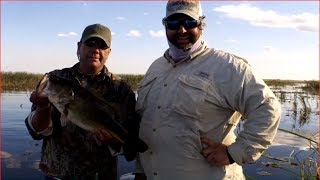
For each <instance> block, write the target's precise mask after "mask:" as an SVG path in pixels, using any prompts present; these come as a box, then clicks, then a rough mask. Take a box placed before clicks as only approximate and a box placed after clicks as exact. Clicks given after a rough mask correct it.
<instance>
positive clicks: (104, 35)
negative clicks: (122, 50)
mask: <svg viewBox="0 0 320 180" xmlns="http://www.w3.org/2000/svg"><path fill="white" fill-rule="evenodd" d="M92 37H98V38H100V39H102V40H103V41H104V42H105V43H106V44H107V46H108V47H110V46H111V31H110V29H109V28H107V27H106V26H104V25H101V24H92V25H89V26H87V27H86V28H85V29H84V31H83V33H82V36H81V39H80V41H81V42H84V41H86V40H88V39H90V38H92Z"/></svg>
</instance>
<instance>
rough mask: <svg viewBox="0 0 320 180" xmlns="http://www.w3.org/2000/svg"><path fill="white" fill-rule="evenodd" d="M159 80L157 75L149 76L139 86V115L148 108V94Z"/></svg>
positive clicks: (137, 105) (137, 109) (137, 107)
mask: <svg viewBox="0 0 320 180" xmlns="http://www.w3.org/2000/svg"><path fill="white" fill-rule="evenodd" d="M156 79H157V76H156V75H149V76H146V77H145V78H144V79H143V80H142V81H141V82H140V84H139V87H138V90H137V93H138V99H137V103H136V111H137V112H139V113H142V111H143V110H144V109H145V107H146V99H147V97H148V94H149V92H150V90H151V88H152V85H153V83H154V82H155V80H156Z"/></svg>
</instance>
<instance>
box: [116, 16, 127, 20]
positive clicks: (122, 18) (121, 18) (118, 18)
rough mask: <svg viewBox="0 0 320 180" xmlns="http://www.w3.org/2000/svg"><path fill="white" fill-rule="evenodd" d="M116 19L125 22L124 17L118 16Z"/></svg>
mask: <svg viewBox="0 0 320 180" xmlns="http://www.w3.org/2000/svg"><path fill="white" fill-rule="evenodd" d="M116 19H117V20H119V21H123V20H125V19H126V18H125V17H122V16H118V17H116Z"/></svg>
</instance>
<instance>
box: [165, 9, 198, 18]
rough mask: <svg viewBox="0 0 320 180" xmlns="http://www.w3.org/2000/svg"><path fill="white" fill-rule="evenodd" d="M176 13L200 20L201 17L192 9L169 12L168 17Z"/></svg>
mask: <svg viewBox="0 0 320 180" xmlns="http://www.w3.org/2000/svg"><path fill="white" fill-rule="evenodd" d="M174 14H185V15H187V16H190V17H191V18H192V19H195V20H198V19H199V18H200V17H199V15H198V14H196V13H193V12H190V11H186V10H177V11H174V13H171V14H168V15H167V17H166V18H168V17H170V16H172V15H174Z"/></svg>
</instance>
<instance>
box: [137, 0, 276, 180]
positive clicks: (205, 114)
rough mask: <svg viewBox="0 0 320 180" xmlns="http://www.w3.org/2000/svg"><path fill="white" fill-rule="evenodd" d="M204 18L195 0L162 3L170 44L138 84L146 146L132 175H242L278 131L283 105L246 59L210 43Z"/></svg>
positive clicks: (152, 179) (155, 179)
mask: <svg viewBox="0 0 320 180" xmlns="http://www.w3.org/2000/svg"><path fill="white" fill-rule="evenodd" d="M204 18H205V16H203V15H202V9H201V5H200V1H198V0H184V1H183V0H170V1H169V2H168V3H167V8H166V17H165V18H164V19H163V21H162V22H163V25H164V27H165V30H166V37H167V40H168V44H169V48H168V50H167V51H166V52H165V53H164V55H163V56H161V57H160V58H158V59H157V60H155V61H154V62H153V63H152V64H151V66H150V67H149V69H148V71H147V73H146V74H145V76H144V78H143V80H142V81H141V82H140V85H139V89H138V100H137V104H136V109H137V111H138V112H139V113H140V114H141V123H140V132H139V137H140V138H141V139H142V140H143V141H144V142H146V143H147V145H148V146H149V149H148V150H147V151H146V152H144V153H139V158H138V160H139V161H137V162H138V163H137V170H136V173H137V174H136V177H135V179H136V180H143V179H148V180H174V179H177V180H213V179H217V180H222V179H237V180H241V179H245V177H244V175H243V172H242V167H241V165H243V164H246V163H250V162H254V161H256V160H257V159H258V158H259V157H260V156H261V154H262V153H263V152H264V150H265V149H266V148H268V147H269V146H270V145H271V142H272V141H273V139H274V137H275V134H276V131H277V128H278V125H279V120H280V115H281V112H280V111H281V107H280V103H279V102H278V100H277V99H276V97H275V95H274V94H273V93H272V91H271V90H270V88H269V87H268V86H267V85H266V84H265V83H264V82H263V80H262V79H260V78H259V77H258V76H257V75H256V74H255V73H254V72H253V70H252V68H251V67H250V65H249V64H248V63H247V61H246V60H244V59H243V58H240V57H238V56H235V55H233V54H230V53H226V52H223V51H220V50H216V49H213V48H209V47H208V46H207V44H206V42H205V41H204V40H203V35H202V33H203V30H204V29H205V22H204ZM235 30H236V27H235ZM241 117H242V120H243V128H241V129H240V131H239V133H238V134H237V135H236V134H235V133H234V131H235V128H236V126H237V125H238V124H239V121H240V118H241Z"/></svg>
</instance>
